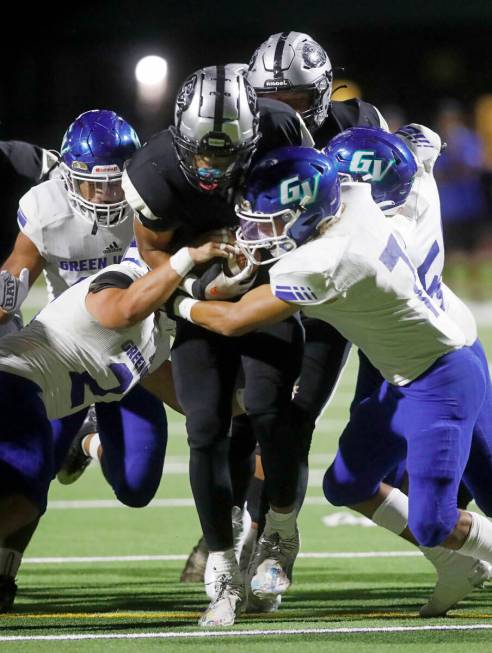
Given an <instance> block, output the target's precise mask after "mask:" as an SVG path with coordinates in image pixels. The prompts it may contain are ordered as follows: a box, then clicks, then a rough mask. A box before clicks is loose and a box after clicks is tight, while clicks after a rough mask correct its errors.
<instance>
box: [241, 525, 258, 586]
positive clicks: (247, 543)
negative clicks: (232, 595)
mask: <svg viewBox="0 0 492 653" xmlns="http://www.w3.org/2000/svg"><path fill="white" fill-rule="evenodd" d="M257 538H258V530H257V529H256V528H250V529H249V531H248V532H247V533H246V537H245V538H244V542H243V546H242V548H241V555H240V556H239V570H240V571H241V573H242V574H244V575H245V574H246V573H247V571H248V567H249V565H250V562H251V560H252V559H253V556H254V554H255V551H256V542H257Z"/></svg>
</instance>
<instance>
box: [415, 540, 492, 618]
mask: <svg viewBox="0 0 492 653" xmlns="http://www.w3.org/2000/svg"><path fill="white" fill-rule="evenodd" d="M437 573H438V580H437V583H436V586H435V588H434V591H433V592H432V595H431V597H430V599H429V600H428V602H427V603H426V604H425V605H423V606H422V607H421V608H420V610H419V614H420V616H421V617H427V618H428V617H443V616H445V615H446V613H447V611H448V610H450V609H451V608H452V607H453V606H454V605H456V603H458V602H459V601H461V600H462V599H464V598H465V597H466V596H467V595H468V594H470V592H472V591H473V590H474V589H477V588H480V587H483V584H484V583H485V582H486V581H488V580H490V579H492V565H490V564H489V563H488V562H485V561H483V560H476V559H475V558H470V557H468V556H463V555H460V554H458V553H455V555H453V556H452V557H450V558H449V559H448V560H447V561H446V564H445V565H440V566H439V567H438V569H437Z"/></svg>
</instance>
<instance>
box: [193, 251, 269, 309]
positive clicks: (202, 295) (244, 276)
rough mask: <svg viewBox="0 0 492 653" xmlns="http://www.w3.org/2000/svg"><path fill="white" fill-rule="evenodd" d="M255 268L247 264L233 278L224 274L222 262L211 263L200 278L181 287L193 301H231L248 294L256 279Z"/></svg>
mask: <svg viewBox="0 0 492 653" xmlns="http://www.w3.org/2000/svg"><path fill="white" fill-rule="evenodd" d="M256 272H257V266H255V265H253V264H252V263H248V264H247V265H246V267H245V268H244V269H243V270H241V272H238V274H236V275H234V276H228V275H227V274H226V273H225V272H224V266H223V263H222V261H218V262H217V263H213V264H212V265H211V266H210V267H209V268H208V270H206V271H205V272H204V273H203V274H202V276H201V277H198V278H195V279H194V280H193V282H192V283H191V284H190V285H188V283H186V284H184V285H183V286H182V287H184V289H185V290H186V291H187V292H188V293H189V294H190V295H191V296H192V297H194V298H195V299H202V300H203V299H233V298H234V297H239V296H240V295H244V293H246V292H248V290H249V289H250V288H251V286H252V285H253V284H254V282H255V279H256Z"/></svg>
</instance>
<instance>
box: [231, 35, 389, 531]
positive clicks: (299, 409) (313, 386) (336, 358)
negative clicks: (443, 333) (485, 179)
mask: <svg viewBox="0 0 492 653" xmlns="http://www.w3.org/2000/svg"><path fill="white" fill-rule="evenodd" d="M245 76H246V79H247V80H248V81H249V82H250V84H251V85H252V86H253V87H254V88H255V91H256V93H257V95H258V97H259V98H274V99H277V100H280V101H282V102H284V103H286V104H288V105H289V106H291V107H292V108H293V109H294V110H295V111H297V112H298V114H299V115H300V116H301V117H302V119H303V121H304V123H305V124H306V126H307V128H308V129H309V131H310V133H311V135H312V144H313V145H314V147H316V148H319V149H321V148H323V147H324V146H325V145H326V144H327V143H328V141H329V140H330V139H331V138H333V136H335V135H336V134H338V133H340V132H342V131H344V130H345V129H348V128H349V127H355V126H375V127H382V128H383V129H388V126H387V124H386V121H385V120H384V118H383V117H382V115H381V113H380V112H379V111H378V109H377V108H376V107H374V106H373V105H372V104H369V103H368V102H364V101H362V100H359V99H358V98H353V99H350V100H345V101H343V102H338V101H336V100H332V99H331V93H332V81H333V72H332V66H331V62H330V59H329V57H328V55H327V53H326V52H325V50H324V49H323V48H322V47H321V46H320V45H319V44H318V43H317V42H316V41H314V40H313V39H312V38H311V37H310V36H309V35H308V34H303V33H300V32H292V31H290V32H289V31H288V32H280V33H278V34H273V35H272V36H270V37H269V38H268V39H267V40H266V41H265V42H264V43H262V44H261V45H260V46H259V47H258V49H257V50H256V52H255V53H254V55H253V57H252V58H251V61H250V63H249V66H248V70H247V71H246V73H245ZM302 324H303V326H304V329H305V338H306V342H305V347H304V356H303V362H302V371H301V376H300V379H299V382H298V384H297V385H296V389H295V397H294V401H293V406H292V413H293V414H292V415H291V420H292V423H293V424H296V429H297V432H298V435H299V438H300V441H302V442H303V452H302V456H301V461H302V462H301V469H300V470H299V486H298V496H297V507H298V509H300V507H301V505H302V502H303V500H304V496H305V494H306V490H307V480H308V453H309V449H310V446H311V439H312V434H313V431H314V427H315V422H316V420H317V418H318V417H319V416H320V415H321V413H322V412H323V410H324V408H325V406H326V405H327V403H328V401H329V400H330V398H331V396H332V395H333V392H334V389H335V386H336V383H337V381H338V379H339V377H340V374H341V371H342V369H343V367H344V364H345V362H346V360H347V356H348V352H349V349H350V344H349V343H347V341H346V340H345V338H343V337H342V336H341V335H340V334H339V333H338V332H337V331H336V330H335V329H334V328H333V327H332V326H330V325H328V324H326V323H324V322H321V321H320V320H316V319H313V318H306V317H304V316H302ZM236 420H237V421H238V423H240V428H241V429H242V430H244V429H245V423H244V421H243V420H242V419H241V418H236ZM261 506H262V503H261V502H260V500H259V496H258V484H255V485H254V486H253V487H252V492H250V494H249V495H248V509H249V510H250V512H251V513H252V519H253V522H256V521H259V522H260V523H261V521H262V514H261Z"/></svg>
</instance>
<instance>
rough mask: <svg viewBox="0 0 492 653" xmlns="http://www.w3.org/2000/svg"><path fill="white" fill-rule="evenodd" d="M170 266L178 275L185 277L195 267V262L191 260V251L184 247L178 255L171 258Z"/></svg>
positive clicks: (179, 250)
mask: <svg viewBox="0 0 492 653" xmlns="http://www.w3.org/2000/svg"><path fill="white" fill-rule="evenodd" d="M169 265H170V266H171V267H172V269H173V270H174V271H175V272H176V274H179V276H180V277H185V276H186V275H187V274H188V272H189V271H190V270H192V269H193V268H194V267H195V262H194V261H193V259H192V258H191V254H190V250H189V249H188V248H187V247H182V248H181V249H178V251H177V252H176V254H173V255H172V256H171V258H170V259H169Z"/></svg>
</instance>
